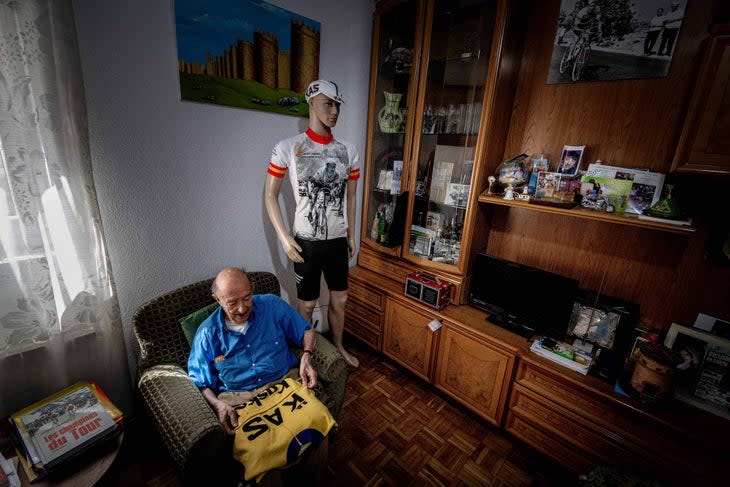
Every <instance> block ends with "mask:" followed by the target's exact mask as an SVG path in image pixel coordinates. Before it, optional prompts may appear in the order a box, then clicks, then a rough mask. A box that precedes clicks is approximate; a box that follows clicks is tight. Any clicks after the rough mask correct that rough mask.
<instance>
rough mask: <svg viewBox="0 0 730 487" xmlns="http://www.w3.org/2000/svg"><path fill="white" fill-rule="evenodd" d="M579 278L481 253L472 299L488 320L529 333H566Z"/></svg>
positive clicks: (475, 263)
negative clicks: (485, 312) (486, 313)
mask: <svg viewBox="0 0 730 487" xmlns="http://www.w3.org/2000/svg"><path fill="white" fill-rule="evenodd" d="M577 292H578V281H576V280H575V279H571V278H569V277H565V276H561V275H560V274H555V273H552V272H547V271H544V270H541V269H536V268H534V267H530V266H527V265H524V264H519V263H517V262H512V261H509V260H505V259H500V258H498V257H494V256H491V255H487V254H477V255H476V258H475V260H474V265H473V268H472V276H471V289H470V292H469V301H470V303H471V305H472V306H475V307H477V308H479V309H483V310H485V311H487V312H488V313H490V315H488V316H487V320H489V321H491V322H492V323H495V324H497V325H499V326H502V327H504V328H507V329H509V330H512V331H514V332H515V333H518V334H519V335H522V336H525V337H528V338H529V337H531V336H532V335H549V336H552V337H554V338H561V337H562V336H563V335H565V333H566V331H567V329H568V324H569V321H570V314H571V311H572V309H573V302H574V300H575V298H576V295H577Z"/></svg>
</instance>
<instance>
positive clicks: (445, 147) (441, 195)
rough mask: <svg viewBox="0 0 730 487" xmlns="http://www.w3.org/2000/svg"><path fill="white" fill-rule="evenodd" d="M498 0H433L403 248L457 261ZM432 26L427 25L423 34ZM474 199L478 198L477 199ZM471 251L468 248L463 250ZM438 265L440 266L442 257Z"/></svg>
mask: <svg viewBox="0 0 730 487" xmlns="http://www.w3.org/2000/svg"><path fill="white" fill-rule="evenodd" d="M495 5H496V2H494V1H473V0H471V1H470V0H457V1H454V0H435V1H434V2H433V4H432V6H433V9H432V15H431V17H430V19H429V21H428V22H427V24H428V23H430V36H427V42H428V45H429V47H428V49H429V51H428V53H427V54H426V56H424V61H423V63H424V66H426V69H425V71H424V72H423V73H422V77H421V80H420V85H421V86H422V92H421V93H422V98H423V100H422V104H419V110H420V113H419V117H418V119H417V123H418V124H419V129H420V130H418V132H419V133H418V134H416V135H415V137H414V152H413V158H412V159H413V162H414V165H415V166H416V167H414V168H413V170H414V171H415V175H413V176H412V178H413V203H412V205H411V206H410V208H411V214H410V218H409V220H408V221H407V223H409V224H410V228H409V229H408V231H407V233H408V235H406V241H407V247H404V254H406V249H407V256H408V257H410V258H413V259H415V260H418V261H422V260H427V261H431V262H438V263H442V264H443V265H445V266H446V267H447V268H448V267H450V266H457V265H459V263H460V260H461V259H462V254H461V245H462V241H463V239H464V238H465V235H464V234H465V232H466V229H465V219H466V212H467V209H468V208H469V206H470V198H474V199H476V198H477V196H478V195H476V194H474V193H475V192H476V189H475V191H471V179H472V172H473V169H474V163H475V149H476V142H477V134H478V133H479V121H480V116H481V113H482V100H483V98H484V91H485V82H486V78H487V66H488V62H489V53H490V44H491V39H492V29H493V25H494V17H495V13H496V12H495V11H496V7H495ZM428 33H429V26H428V25H427V27H426V34H428ZM472 206H473V205H472ZM463 258H466V256H463ZM437 267H441V266H440V265H437Z"/></svg>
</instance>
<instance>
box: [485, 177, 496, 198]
mask: <svg viewBox="0 0 730 487" xmlns="http://www.w3.org/2000/svg"><path fill="white" fill-rule="evenodd" d="M496 180H497V178H495V177H494V176H489V177H488V178H487V181H489V188H488V189H487V194H494V192H492V188H493V187H494V182H495V181H496Z"/></svg>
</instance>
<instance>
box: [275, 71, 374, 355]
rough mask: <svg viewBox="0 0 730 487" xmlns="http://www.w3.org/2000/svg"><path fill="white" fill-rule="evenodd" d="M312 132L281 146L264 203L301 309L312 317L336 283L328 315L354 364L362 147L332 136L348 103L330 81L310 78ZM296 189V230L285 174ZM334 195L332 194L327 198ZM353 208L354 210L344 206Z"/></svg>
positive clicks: (336, 339)
mask: <svg viewBox="0 0 730 487" xmlns="http://www.w3.org/2000/svg"><path fill="white" fill-rule="evenodd" d="M305 97H306V100H307V103H308V104H309V128H308V129H307V131H306V132H304V133H302V134H299V135H297V136H294V137H290V138H288V139H285V140H282V141H280V142H279V143H277V144H276V146H275V147H274V150H273V151H272V154H271V160H270V161H269V165H268V170H267V176H266V189H265V191H264V202H265V203H266V211H267V213H268V215H269V219H270V220H271V223H272V225H273V227H274V230H276V234H277V236H278V238H279V242H280V243H281V246H282V248H283V249H284V252H285V253H286V255H287V257H289V259H290V260H291V261H292V262H293V263H294V273H295V276H294V277H295V279H296V283H297V298H298V301H297V308H298V309H299V312H300V313H302V315H303V316H304V317H305V318H307V319H308V320H309V321H312V312H313V311H314V307H315V305H316V303H317V299H319V295H320V289H319V282H320V279H321V278H322V275H324V279H325V281H326V282H327V286H328V287H329V291H330V293H329V308H328V310H327V319H328V323H329V325H330V328H331V329H332V341H333V342H334V344H335V346H336V347H337V349H338V350H339V351H340V353H342V356H343V357H344V358H345V361H346V362H347V363H348V364H349V365H350V366H351V367H357V366H358V365H359V362H358V360H357V358H356V357H355V356H354V355H352V354H351V353H349V352H348V351H347V350H345V347H344V346H343V344H342V334H343V330H344V326H345V302H346V301H347V275H348V262H347V261H348V260H349V258H350V257H352V256H353V255H354V252H355V193H356V191H357V180H358V178H359V177H360V167H359V156H358V153H357V151H356V150H355V147H354V146H352V145H351V144H349V143H347V142H344V141H342V140H338V139H336V138H335V137H334V135H333V134H332V128H333V127H334V126H335V125H336V124H337V119H338V117H339V115H340V105H341V104H342V103H343V102H344V100H343V98H342V95H341V93H340V90H339V88H338V86H337V85H336V84H335V83H333V82H331V81H327V80H318V81H314V82H312V83H310V85H309V88H308V89H307V92H306V93H305ZM287 172H288V176H289V181H290V183H291V186H292V188H293V189H294V199H295V201H296V210H295V214H294V223H293V233H294V235H293V236H292V235H290V234H289V232H288V230H287V228H286V225H285V224H284V220H283V218H282V213H281V207H280V205H279V192H280V190H281V184H282V181H283V180H284V177H285V176H286V175H287ZM325 196H328V197H325ZM343 205H346V207H345V208H346V209H345V208H343Z"/></svg>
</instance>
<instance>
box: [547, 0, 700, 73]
mask: <svg viewBox="0 0 730 487" xmlns="http://www.w3.org/2000/svg"><path fill="white" fill-rule="evenodd" d="M686 7H687V0H673V1H672V2H667V1H664V0H633V1H631V2H628V1H621V2H615V1H611V0H595V1H593V0H591V1H588V0H561V1H560V13H559V15H558V21H557V25H556V26H555V37H554V40H553V51H552V57H551V61H550V70H549V71H548V80H547V82H548V83H549V84H552V83H581V82H587V81H606V80H617V79H644V78H662V77H664V76H666V75H667V73H668V72H669V67H670V65H671V63H672V58H673V57H674V53H675V51H676V47H677V43H678V42H679V33H680V29H681V27H682V23H683V21H684V18H685V8H686Z"/></svg>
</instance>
